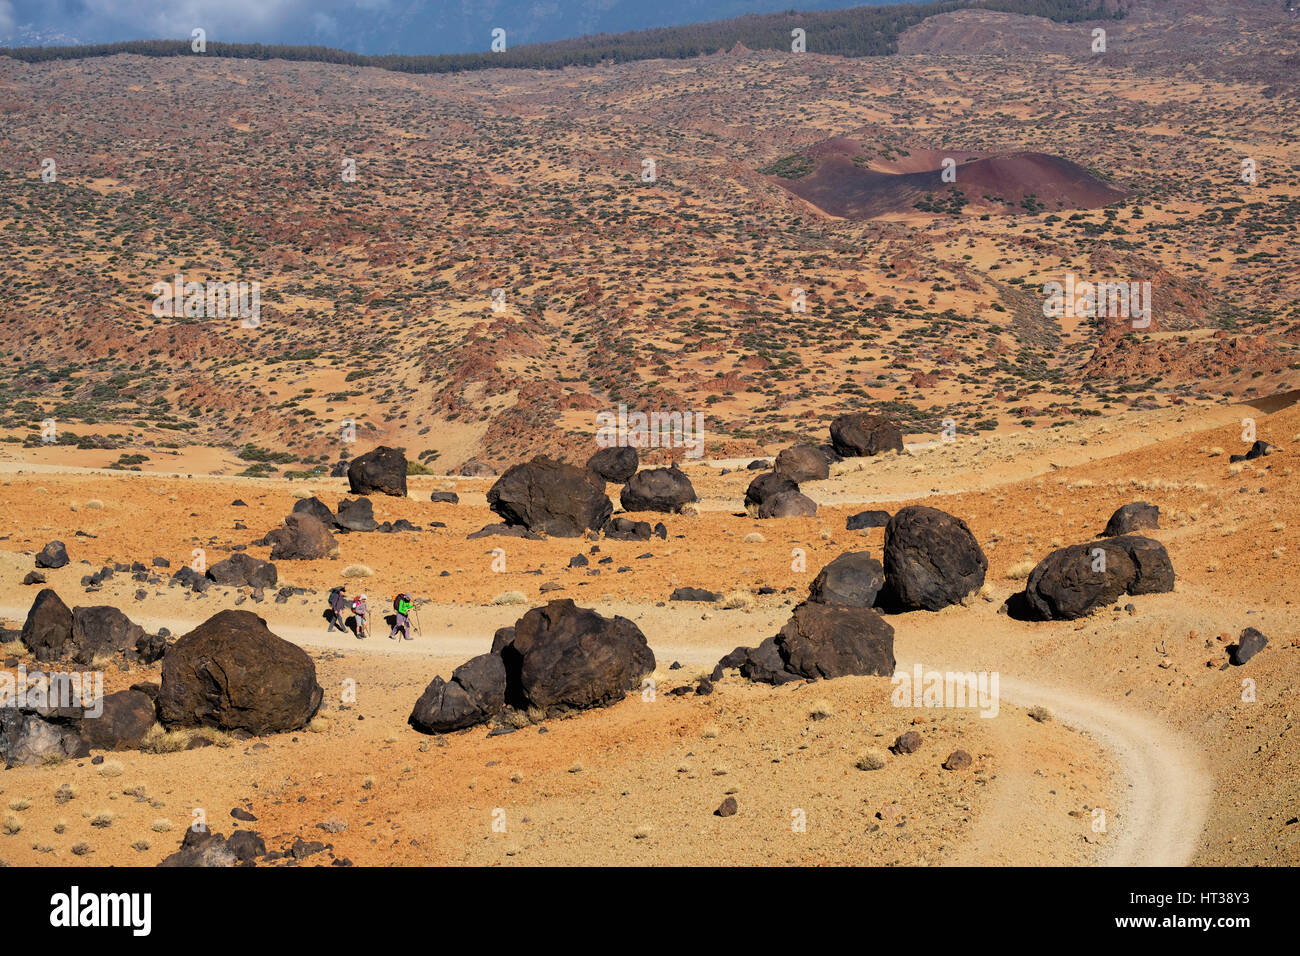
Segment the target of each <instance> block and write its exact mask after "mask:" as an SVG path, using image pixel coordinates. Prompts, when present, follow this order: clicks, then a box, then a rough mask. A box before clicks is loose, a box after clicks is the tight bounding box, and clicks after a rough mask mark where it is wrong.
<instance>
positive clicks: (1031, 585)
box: [1024, 535, 1174, 621]
mask: <svg viewBox="0 0 1300 956" xmlns="http://www.w3.org/2000/svg"><path fill="white" fill-rule="evenodd" d="M1099 552H1100V553H1099ZM1103 556H1104V560H1103ZM1173 589H1174V568H1173V564H1172V563H1171V562H1170V560H1169V554H1168V552H1167V551H1165V548H1164V545H1162V544H1161V543H1160V542H1159V541H1153V540H1152V539H1151V538H1143V537H1138V536H1136V535H1120V536H1118V537H1114V538H1102V539H1100V540H1097V541H1093V542H1090V543H1088V544H1075V545H1070V546H1069V547H1067V548H1060V549H1058V550H1056V551H1053V552H1052V553H1051V554H1049V555H1048V556H1047V557H1045V558H1044V559H1043V560H1042V561H1040V562H1039V563H1038V566H1037V567H1036V568H1034V570H1033V571H1032V572H1030V575H1029V580H1028V581H1027V582H1025V591H1024V599H1025V602H1026V604H1027V609H1028V611H1029V612H1030V614H1031V616H1034V617H1037V618H1038V619H1040V620H1044V621H1069V620H1074V619H1075V618H1079V617H1083V616H1084V615H1085V614H1089V613H1091V612H1092V611H1093V610H1095V609H1096V608H1098V607H1104V606H1106V605H1109V604H1111V603H1112V602H1114V601H1115V599H1116V598H1118V597H1119V596H1120V595H1121V594H1155V593H1161V592H1166V591H1172V590H1173Z"/></svg>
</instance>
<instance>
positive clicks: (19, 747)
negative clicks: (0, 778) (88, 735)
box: [0, 707, 90, 768]
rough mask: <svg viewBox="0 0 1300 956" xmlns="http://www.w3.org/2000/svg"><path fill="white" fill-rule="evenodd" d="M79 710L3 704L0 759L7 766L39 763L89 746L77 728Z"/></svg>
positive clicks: (84, 753)
mask: <svg viewBox="0 0 1300 956" xmlns="http://www.w3.org/2000/svg"><path fill="white" fill-rule="evenodd" d="M79 721H80V709H79V708H78V709H77V713H75V714H71V713H63V712H61V711H59V710H57V709H51V708H30V707H23V708H19V707H0V760H3V761H4V765H5V767H7V768H8V767H39V766H43V765H46V764H51V763H57V762H59V761H61V760H68V759H72V758H75V757H87V756H89V755H90V748H89V747H88V746H87V744H86V741H85V738H83V737H82V736H81V733H80V731H79V730H78V723H79Z"/></svg>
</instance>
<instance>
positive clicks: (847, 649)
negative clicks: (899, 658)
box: [776, 603, 894, 680]
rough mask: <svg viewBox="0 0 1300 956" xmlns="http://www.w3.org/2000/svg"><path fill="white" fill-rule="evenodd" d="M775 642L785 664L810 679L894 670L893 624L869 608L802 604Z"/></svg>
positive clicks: (883, 674)
mask: <svg viewBox="0 0 1300 956" xmlns="http://www.w3.org/2000/svg"><path fill="white" fill-rule="evenodd" d="M776 646H777V650H778V651H780V653H781V658H782V659H783V660H784V661H785V669H786V670H787V671H788V672H790V673H791V674H797V675H798V676H800V677H806V678H808V679H809V680H817V679H819V678H831V677H847V676H849V675H851V674H857V675H863V674H874V675H876V676H880V677H890V676H892V675H893V673H894V629H893V628H892V627H890V626H889V622H887V621H886V620H885V619H884V618H883V617H881V616H880V615H879V614H877V613H876V612H875V611H873V610H871V609H870V608H865V607H849V606H847V605H843V604H814V603H804V604H800V605H799V606H798V607H796V608H795V609H794V614H793V615H791V617H790V620H789V621H787V622H786V624H785V626H784V627H783V628H781V631H780V633H778V634H777V636H776Z"/></svg>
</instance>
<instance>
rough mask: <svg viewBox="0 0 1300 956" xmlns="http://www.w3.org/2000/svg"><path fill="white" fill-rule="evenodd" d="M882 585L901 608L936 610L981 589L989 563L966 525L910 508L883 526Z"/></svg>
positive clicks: (944, 514) (921, 507)
mask: <svg viewBox="0 0 1300 956" xmlns="http://www.w3.org/2000/svg"><path fill="white" fill-rule="evenodd" d="M884 558H885V560H884V566H885V580H886V582H887V583H888V587H889V592H890V595H891V596H892V597H893V598H894V599H895V600H896V601H897V602H898V604H899V605H901V606H902V607H904V608H924V609H926V610H928V611H937V610H939V609H940V608H943V607H947V606H948V605H949V604H959V603H961V601H962V600H963V599H964V598H965V597H966V596H967V595H969V594H972V593H974V592H976V591H978V590H979V589H980V588H981V587H983V586H984V572H986V571H987V570H988V567H989V562H988V559H987V558H986V557H984V551H983V550H982V549H981V548H980V546H979V542H977V541H976V540H975V535H973V534H971V531H970V528H968V527H967V526H966V522H964V521H962V520H961V519H960V518H957V517H954V516H953V515H950V514H948V513H947V512H945V511H940V510H939V509H937V508H927V507H925V506H924V505H912V506H911V507H908V508H903V509H901V510H899V511H898V512H897V513H896V514H895V515H894V517H892V518H890V519H889V524H887V525H885V551H884Z"/></svg>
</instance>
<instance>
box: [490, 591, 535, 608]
mask: <svg viewBox="0 0 1300 956" xmlns="http://www.w3.org/2000/svg"><path fill="white" fill-rule="evenodd" d="M491 603H492V604H494V605H502V604H527V603H528V597H527V595H525V594H524V592H523V591H502V592H501V593H500V594H498V595H497V596H496V597H494V598H493V599H492V601H491Z"/></svg>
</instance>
